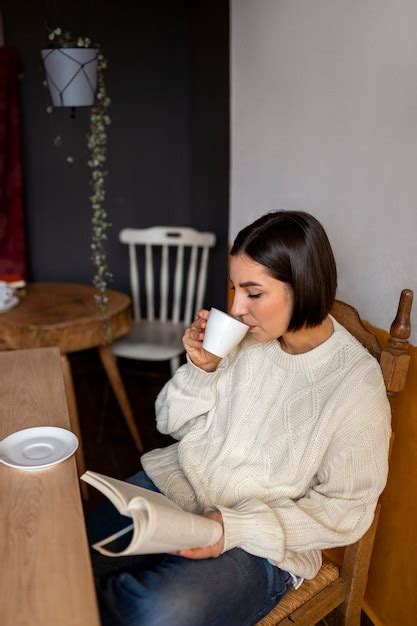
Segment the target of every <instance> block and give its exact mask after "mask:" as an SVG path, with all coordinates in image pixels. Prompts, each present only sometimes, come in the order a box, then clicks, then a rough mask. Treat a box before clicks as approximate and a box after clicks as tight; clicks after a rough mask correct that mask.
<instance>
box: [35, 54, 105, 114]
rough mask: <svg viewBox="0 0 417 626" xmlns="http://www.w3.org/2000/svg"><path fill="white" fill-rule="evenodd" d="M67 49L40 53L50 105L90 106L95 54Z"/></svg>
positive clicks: (93, 83) (94, 92)
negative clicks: (50, 100)
mask: <svg viewBox="0 0 417 626" xmlns="http://www.w3.org/2000/svg"><path fill="white" fill-rule="evenodd" d="M67 45H68V44H67ZM67 45H65V44H64V46H65V47H64V46H62V47H53V48H46V49H44V50H42V51H41V55H42V60H43V64H44V67H45V72H46V79H47V81H48V87H49V91H50V94H51V99H52V104H53V105H54V106H56V107H82V106H92V105H93V104H94V99H95V94H96V89H97V50H94V49H93V48H74V47H67Z"/></svg>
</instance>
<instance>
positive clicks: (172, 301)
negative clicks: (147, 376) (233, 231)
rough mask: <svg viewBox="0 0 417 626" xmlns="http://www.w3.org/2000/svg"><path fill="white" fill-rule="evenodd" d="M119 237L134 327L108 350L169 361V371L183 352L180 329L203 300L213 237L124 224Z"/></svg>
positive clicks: (144, 358)
mask: <svg viewBox="0 0 417 626" xmlns="http://www.w3.org/2000/svg"><path fill="white" fill-rule="evenodd" d="M119 237H120V241H121V242H122V243H126V244H128V246H129V260H130V288H131V293H132V301H133V311H134V319H135V326H134V328H133V330H132V331H131V332H130V333H129V334H128V335H126V336H124V337H122V338H121V339H118V340H117V341H115V342H114V343H113V345H112V350H113V353H114V354H115V355H116V356H119V357H125V358H128V359H139V360H145V361H148V360H149V361H165V360H169V361H170V365H171V373H172V374H173V373H174V372H175V370H176V369H177V368H178V366H179V363H180V359H179V357H180V355H181V354H182V353H183V352H184V348H183V345H182V336H183V334H184V329H185V328H186V326H188V325H189V324H190V322H191V320H192V319H193V317H194V315H195V312H196V311H197V309H199V308H201V306H202V305H203V299H204V294H205V290H206V281H207V266H208V257H209V249H210V248H212V247H213V246H214V245H215V243H216V236H215V235H214V233H202V232H198V231H196V230H194V229H193V228H179V227H171V226H154V227H152V228H145V229H137V228H125V229H124V230H122V231H121V232H120V235H119ZM140 246H144V248H140ZM140 255H141V256H140ZM142 257H143V259H142ZM142 260H143V263H142ZM158 269H159V271H158ZM143 295H144V296H145V298H144V299H145V301H146V308H145V307H143V302H142V300H143ZM145 311H146V314H145V315H144V316H142V314H143V312H145Z"/></svg>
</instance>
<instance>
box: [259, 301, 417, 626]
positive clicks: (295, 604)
mask: <svg viewBox="0 0 417 626" xmlns="http://www.w3.org/2000/svg"><path fill="white" fill-rule="evenodd" d="M412 301H413V292H412V291H411V290H410V289H404V290H403V291H402V292H401V297H400V302H399V305H398V311H397V315H396V317H395V320H394V321H393V323H392V325H391V330H390V336H389V339H388V343H387V346H385V347H382V346H381V345H380V343H379V341H378V339H377V338H376V336H375V335H374V334H373V333H371V332H370V331H369V330H367V329H366V328H365V326H364V325H363V324H362V322H361V319H360V317H359V314H358V312H357V311H356V310H355V309H354V308H353V307H351V306H350V305H348V304H346V303H344V302H340V301H336V302H335V304H334V306H333V309H332V315H333V316H334V317H335V318H336V319H337V321H338V322H340V323H341V324H342V325H343V326H345V328H347V329H348V330H349V332H350V333H352V335H354V336H355V337H356V338H357V339H358V340H359V341H360V342H361V343H362V345H363V346H365V348H367V349H368V350H369V352H370V353H371V354H372V355H373V356H374V357H375V358H376V359H378V361H379V363H380V365H381V369H382V373H383V376H384V381H385V385H386V388H387V395H388V398H389V400H390V403H391V406H392V402H393V400H394V399H395V397H396V395H397V394H398V393H399V392H400V391H401V390H402V389H403V388H404V385H405V380H406V377H407V372H408V366H409V362H410V357H409V356H408V354H407V350H408V346H409V344H408V338H409V336H410V332H411V324H410V312H411V305H412ZM392 441H393V439H392V437H391V444H392ZM380 508H381V505H380V504H378V505H377V508H376V512H375V517H374V521H373V523H372V525H371V527H370V528H369V530H368V531H367V532H366V534H365V535H364V536H363V537H362V539H360V540H359V541H357V542H356V543H354V544H352V545H349V546H347V547H346V548H344V553H343V556H342V564H341V566H339V565H338V562H340V558H338V557H340V552H341V551H342V552H343V549H339V550H335V551H326V552H325V553H324V555H323V557H324V558H323V565H322V567H321V569H320V570H319V572H318V574H317V575H316V577H315V578H314V579H312V580H305V581H304V582H303V584H302V585H301V587H299V588H298V589H292V590H291V591H289V592H288V593H287V594H286V595H285V596H284V598H283V599H282V600H281V602H279V603H278V604H277V605H276V607H275V608H274V609H273V610H272V611H271V612H270V613H269V614H268V615H266V616H265V617H264V618H263V619H262V620H261V621H260V622H258V625H257V626H294V625H296V626H313V625H314V624H317V622H319V621H320V620H321V619H323V618H325V617H326V616H329V615H330V614H331V621H330V622H327V620H326V623H331V624H335V625H337V626H359V624H360V615H361V604H362V599H363V596H364V593H365V589H366V582H367V578H368V569H369V564H370V560H371V555H372V548H373V543H374V538H375V534H376V529H377V525H378V517H379V512H380Z"/></svg>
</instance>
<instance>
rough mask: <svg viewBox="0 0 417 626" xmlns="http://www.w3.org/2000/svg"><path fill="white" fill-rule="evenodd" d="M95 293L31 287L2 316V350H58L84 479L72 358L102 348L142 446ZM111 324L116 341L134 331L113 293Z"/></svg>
mask: <svg viewBox="0 0 417 626" xmlns="http://www.w3.org/2000/svg"><path fill="white" fill-rule="evenodd" d="M96 293H97V292H96V290H95V288H94V287H92V286H90V285H80V284H77V283H32V284H29V285H28V286H27V287H26V289H25V290H24V292H22V293H18V296H19V298H20V302H19V303H18V304H17V305H16V306H15V307H14V308H12V309H10V310H9V311H3V312H1V311H0V346H1V347H3V348H5V349H9V350H19V349H25V348H45V347H51V346H58V347H59V349H60V351H61V362H62V369H63V374H64V383H65V391H66V394H67V399H68V412H69V417H70V421H71V427H72V429H73V430H74V432H75V434H76V435H77V437H78V439H79V442H80V446H79V450H78V453H77V455H78V456H77V461H78V468H79V471H80V473H81V472H84V470H85V463H84V454H83V447H82V441H81V431H80V424H79V418H78V411H77V405H76V400H75V393H74V384H73V379H72V374H71V368H70V364H69V360H68V357H67V353H69V352H77V351H78V350H86V349H87V348H98V350H99V354H100V359H101V362H102V364H103V367H104V369H105V371H106V373H107V376H108V379H109V381H110V384H111V386H112V388H113V391H114V393H115V395H116V398H117V400H118V402H119V406H120V408H121V410H122V413H123V416H124V418H125V420H126V423H127V425H128V428H129V430H130V433H131V435H132V437H133V440H134V441H135V444H136V446H137V448H138V449H139V450H140V451H141V452H142V451H143V447H142V442H141V438H140V435H139V431H138V428H137V426H136V422H135V419H134V417H133V413H132V409H131V406H130V403H129V400H128V397H127V395H126V391H125V388H124V385H123V382H122V379H121V377H120V373H119V369H118V366H117V361H116V359H115V357H114V355H113V353H112V351H111V349H110V346H109V345H107V344H106V343H105V339H104V332H103V326H102V321H101V319H100V312H99V309H98V306H97V303H96V300H95V297H94V296H95V294H96ZM107 295H108V298H109V304H108V310H109V324H110V328H111V334H112V339H117V338H118V337H121V336H122V335H125V334H127V333H128V332H129V331H130V330H131V328H132V325H133V320H132V312H131V301H130V298H129V297H128V296H127V295H126V294H123V293H120V292H117V291H108V292H107Z"/></svg>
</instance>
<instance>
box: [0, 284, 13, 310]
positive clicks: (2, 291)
mask: <svg viewBox="0 0 417 626" xmlns="http://www.w3.org/2000/svg"><path fill="white" fill-rule="evenodd" d="M12 297H13V289H11V288H10V287H9V285H8V284H7V283H6V282H5V281H3V280H0V306H4V305H5V304H7V303H8V302H10V300H11V299H12Z"/></svg>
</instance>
